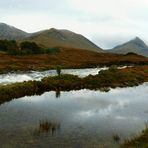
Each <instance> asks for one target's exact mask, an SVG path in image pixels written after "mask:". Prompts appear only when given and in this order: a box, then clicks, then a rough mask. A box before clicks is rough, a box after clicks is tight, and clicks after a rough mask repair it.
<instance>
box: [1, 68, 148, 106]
mask: <svg viewBox="0 0 148 148" xmlns="http://www.w3.org/2000/svg"><path fill="white" fill-rule="evenodd" d="M143 82H148V66H137V67H128V68H125V69H117V68H116V67H113V66H112V67H111V68H109V70H102V71H100V72H99V74H98V75H95V76H92V75H89V76H87V77H85V78H79V77H78V76H75V75H68V74H65V75H60V76H54V77H46V78H43V79H42V80H41V81H28V82H23V83H14V84H9V85H0V104H1V103H4V102H6V101H10V100H11V99H13V98H20V97H23V96H26V95H28V96H30V95H35V94H42V93H43V92H46V91H51V90H54V91H69V90H80V89H92V90H93V89H101V90H102V89H103V90H108V88H109V87H112V88H115V87H127V86H137V85H139V84H142V83H143Z"/></svg>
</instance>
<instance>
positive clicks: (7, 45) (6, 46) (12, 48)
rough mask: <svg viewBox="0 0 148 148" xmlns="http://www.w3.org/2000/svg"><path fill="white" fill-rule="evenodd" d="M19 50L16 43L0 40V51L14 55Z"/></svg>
mask: <svg viewBox="0 0 148 148" xmlns="http://www.w3.org/2000/svg"><path fill="white" fill-rule="evenodd" d="M18 50H19V48H18V46H17V43H16V41H14V40H11V41H8V40H0V51H5V52H7V53H9V54H13V55H15V54H16V53H17V52H18Z"/></svg>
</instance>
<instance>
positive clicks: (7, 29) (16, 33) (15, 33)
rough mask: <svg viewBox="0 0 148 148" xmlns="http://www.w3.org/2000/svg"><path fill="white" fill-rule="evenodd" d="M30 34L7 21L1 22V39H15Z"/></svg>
mask: <svg viewBox="0 0 148 148" xmlns="http://www.w3.org/2000/svg"><path fill="white" fill-rule="evenodd" d="M27 36H29V34H28V33H26V32H24V31H22V30H20V29H17V28H15V27H13V26H10V25H7V24H5V23H0V39H8V40H15V39H21V38H24V37H27Z"/></svg>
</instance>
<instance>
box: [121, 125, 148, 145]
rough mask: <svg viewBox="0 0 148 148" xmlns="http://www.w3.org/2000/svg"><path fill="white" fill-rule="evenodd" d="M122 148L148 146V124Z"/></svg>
mask: <svg viewBox="0 0 148 148" xmlns="http://www.w3.org/2000/svg"><path fill="white" fill-rule="evenodd" d="M121 148H148V126H146V128H145V130H143V131H142V133H141V134H140V136H138V137H136V138H134V139H131V140H126V141H125V143H124V144H123V145H122V146H121Z"/></svg>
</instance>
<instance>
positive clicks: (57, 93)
mask: <svg viewBox="0 0 148 148" xmlns="http://www.w3.org/2000/svg"><path fill="white" fill-rule="evenodd" d="M55 93H56V98H60V96H61V92H60V90H56V92H55Z"/></svg>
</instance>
